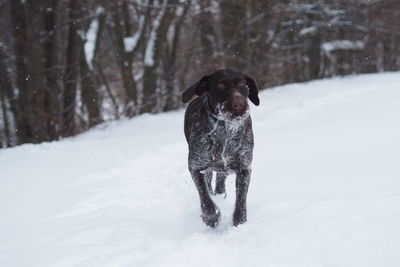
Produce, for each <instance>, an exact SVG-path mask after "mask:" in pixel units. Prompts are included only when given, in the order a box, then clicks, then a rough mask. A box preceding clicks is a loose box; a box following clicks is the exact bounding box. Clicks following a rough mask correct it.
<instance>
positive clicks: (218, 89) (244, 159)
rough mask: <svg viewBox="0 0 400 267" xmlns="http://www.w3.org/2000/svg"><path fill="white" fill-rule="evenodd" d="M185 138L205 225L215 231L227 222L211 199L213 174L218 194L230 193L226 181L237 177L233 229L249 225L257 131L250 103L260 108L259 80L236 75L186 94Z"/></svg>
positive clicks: (222, 75) (217, 75) (222, 74)
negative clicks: (248, 198)
mask: <svg viewBox="0 0 400 267" xmlns="http://www.w3.org/2000/svg"><path fill="white" fill-rule="evenodd" d="M194 94H197V95H199V97H198V98H196V99H194V100H193V101H192V102H191V103H190V104H189V106H188V107H187V109H186V113H185V126H184V128H185V136H186V140H187V142H188V145H189V157H188V166H189V171H190V174H191V175H192V178H193V181H194V183H195V185H196V187H197V189H198V192H199V196H200V202H201V209H202V219H203V221H204V222H205V223H206V224H207V225H209V226H211V227H214V226H216V225H217V224H218V221H219V218H220V216H221V214H220V211H219V209H218V208H217V206H216V205H215V203H214V202H213V201H212V199H211V197H210V194H212V193H213V190H212V187H211V179H212V172H213V171H214V172H217V180H216V188H215V193H217V194H223V193H225V179H226V176H227V175H228V174H229V173H232V172H234V173H236V206H235V211H234V215H233V224H234V225H238V224H241V223H244V222H246V196H247V191H248V186H249V182H250V175H251V161H252V157H253V145H254V140H253V130H252V124H251V118H250V113H249V107H248V104H247V98H249V99H250V100H251V101H252V102H253V103H254V104H256V105H258V104H259V99H258V88H257V86H256V84H255V82H254V80H253V79H251V78H250V77H248V76H246V75H243V74H241V73H239V72H236V71H232V70H219V71H216V72H214V73H213V74H211V75H208V76H205V77H203V78H202V79H201V80H200V81H199V82H197V83H196V84H194V85H193V86H192V87H190V88H188V89H187V90H186V91H185V92H184V93H183V101H184V102H187V101H188V100H190V98H191V97H192V96H193V95H194Z"/></svg>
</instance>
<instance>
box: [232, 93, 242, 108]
mask: <svg viewBox="0 0 400 267" xmlns="http://www.w3.org/2000/svg"><path fill="white" fill-rule="evenodd" d="M244 105H245V102H244V99H243V97H239V96H235V97H234V98H233V101H232V108H233V110H234V111H241V110H242V109H243V107H244Z"/></svg>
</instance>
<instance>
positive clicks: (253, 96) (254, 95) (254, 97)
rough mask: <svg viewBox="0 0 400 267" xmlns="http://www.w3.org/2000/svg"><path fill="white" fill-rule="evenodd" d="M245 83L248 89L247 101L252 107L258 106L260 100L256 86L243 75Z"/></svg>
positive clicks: (250, 79)
mask: <svg viewBox="0 0 400 267" xmlns="http://www.w3.org/2000/svg"><path fill="white" fill-rule="evenodd" d="M245 77H246V83H247V86H248V87H249V99H250V101H251V102H253V104H254V105H256V106H258V105H260V99H259V98H258V86H257V84H256V82H255V81H254V80H253V79H252V78H251V77H249V76H247V75H245Z"/></svg>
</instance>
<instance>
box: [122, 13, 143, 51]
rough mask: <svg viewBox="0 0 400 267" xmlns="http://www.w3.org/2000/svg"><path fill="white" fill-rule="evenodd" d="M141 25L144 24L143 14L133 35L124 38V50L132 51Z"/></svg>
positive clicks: (140, 30)
mask: <svg viewBox="0 0 400 267" xmlns="http://www.w3.org/2000/svg"><path fill="white" fill-rule="evenodd" d="M143 26H144V16H141V17H140V20H139V29H138V30H137V31H136V32H135V34H134V35H133V36H129V37H125V38H124V47H125V51H126V52H132V51H133V50H134V49H135V47H136V45H137V43H138V41H139V37H140V34H141V32H142V31H143Z"/></svg>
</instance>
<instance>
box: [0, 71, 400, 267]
mask: <svg viewBox="0 0 400 267" xmlns="http://www.w3.org/2000/svg"><path fill="white" fill-rule="evenodd" d="M399 85H400V73H386V74H375V75H361V76H354V77H347V78H334V79H328V80H320V81H315V82H309V83H303V84H291V85H286V86H281V87H278V88H276V89H274V90H268V91H264V92H262V93H261V105H260V106H259V107H254V106H252V107H251V109H252V111H251V112H252V117H253V123H254V125H253V126H254V132H255V142H256V145H255V150H254V161H253V176H252V181H251V184H250V189H249V196H248V222H247V223H246V224H244V225H241V226H239V227H232V226H231V220H232V211H233V204H234V200H235V196H234V177H233V176H230V177H229V178H228V180H227V189H228V195H227V197H226V199H224V198H223V197H215V200H216V202H217V204H218V205H219V207H220V208H221V211H222V215H223V217H222V221H221V223H220V225H219V227H218V228H216V229H211V228H208V227H206V226H205V225H204V224H203V223H202V221H201V219H200V217H199V216H200V207H199V200H198V195H197V193H196V190H195V187H194V185H193V183H192V181H191V178H190V176H189V173H188V171H187V165H186V164H187V162H186V157H187V156H186V155H187V147H186V143H185V140H184V136H183V129H182V128H183V110H180V111H176V112H170V113H166V114H161V115H143V116H139V117H137V118H135V119H133V120H130V121H123V122H116V123H112V124H111V125H108V126H107V127H105V126H103V127H100V128H99V129H96V130H92V131H90V132H88V133H85V134H83V135H80V136H78V137H75V138H68V139H65V140H63V141H60V142H53V143H45V144H41V145H23V146H20V147H16V148H11V149H6V150H0V266H5V267H9V266H29V267H31V266H40V267H42V266H57V267H58V266H96V267H97V266H113V267H114V266H135V267H136V266H174V267H176V266H185V267H186V266H207V267H211V266H230V267H232V266H240V267H243V266H246V267H247V266H262V267H266V266H296V267H299V266H304V267H312V266H340V267H343V266H349V267H355V266H361V267H367V266H379V267H381V266H385V267H388V266H393V267H398V266H400V87H399Z"/></svg>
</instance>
